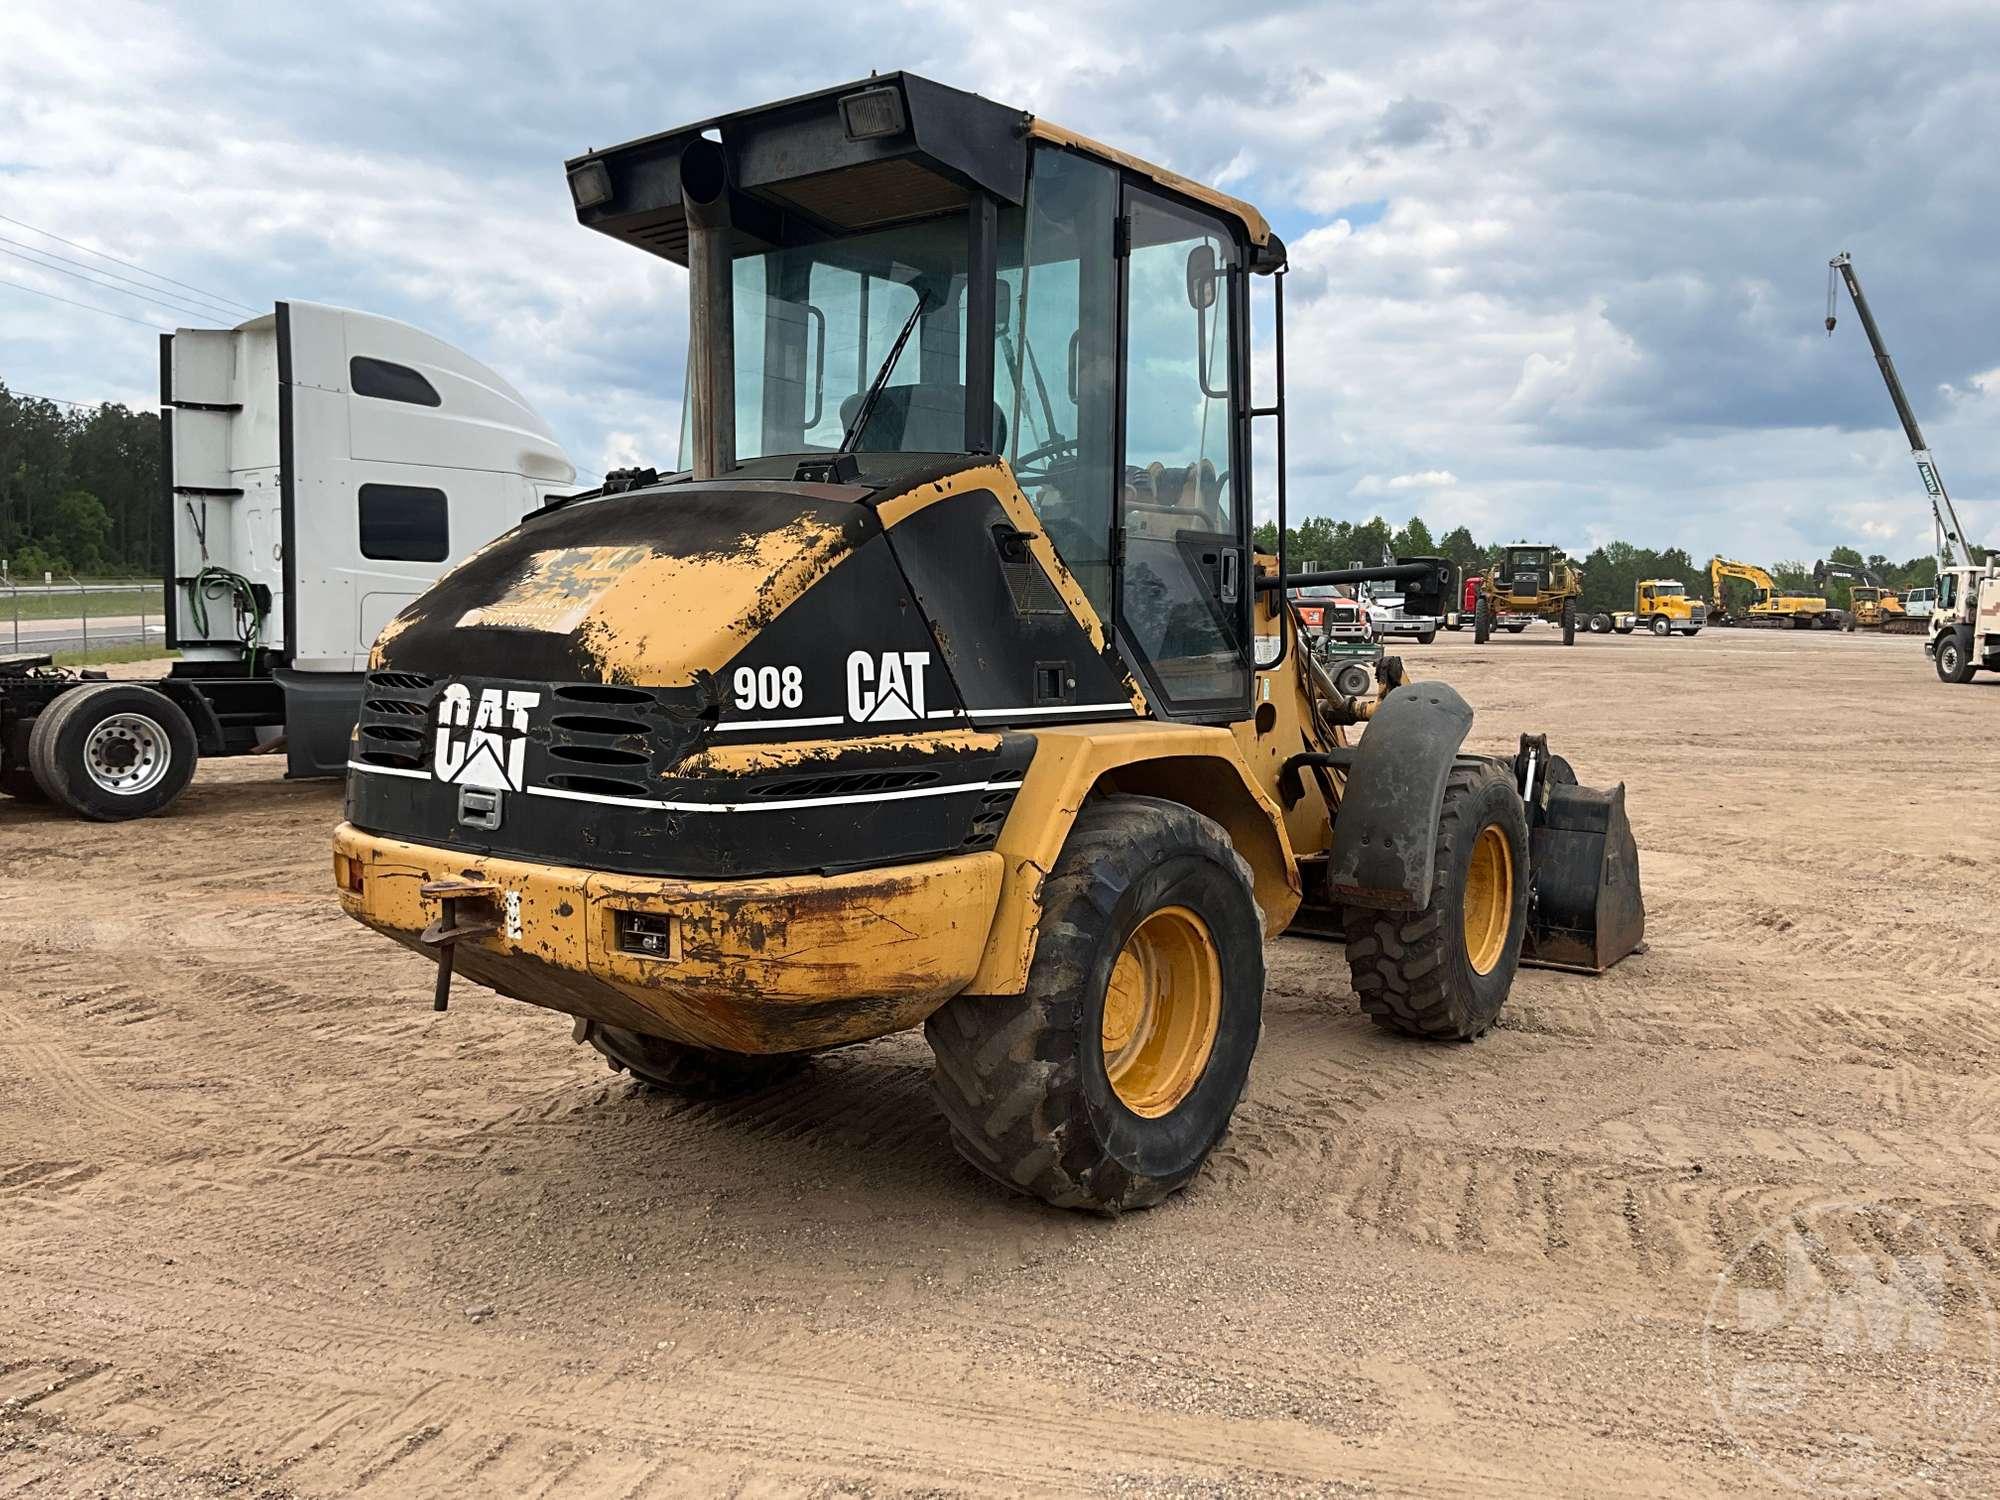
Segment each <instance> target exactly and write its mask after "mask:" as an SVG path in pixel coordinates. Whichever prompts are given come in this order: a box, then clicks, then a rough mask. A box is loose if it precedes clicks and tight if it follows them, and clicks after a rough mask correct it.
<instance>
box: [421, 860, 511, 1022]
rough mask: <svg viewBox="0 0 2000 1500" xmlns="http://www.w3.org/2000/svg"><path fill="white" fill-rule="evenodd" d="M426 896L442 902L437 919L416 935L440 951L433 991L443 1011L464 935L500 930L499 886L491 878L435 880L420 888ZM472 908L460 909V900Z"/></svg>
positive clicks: (433, 1002) (434, 1006) (434, 1003)
mask: <svg viewBox="0 0 2000 1500" xmlns="http://www.w3.org/2000/svg"><path fill="white" fill-rule="evenodd" d="M420 889H421V890H422V892H423V894H424V895H425V896H426V897H433V898H436V899H437V900H438V901H439V902H441V903H442V907H441V909H440V911H439V912H438V918H437V920H436V921H435V922H433V923H431V924H430V926H428V927H426V928H425V929H424V930H423V931H422V932H421V933H419V934H418V935H417V941H418V942H420V943H422V944H423V945H424V946H425V947H426V948H434V949H436V950H437V966H438V972H437V989H436V990H434V991H433V992H432V994H431V1009H432V1010H443V1009H445V1008H446V1007H447V1006H449V1005H450V1004H451V972H452V963H453V959H454V956H455V955H456V953H457V951H458V944H459V940H460V939H461V938H480V937H486V936H487V935H489V934H491V933H495V932H498V931H499V930H500V914H499V911H498V910H497V909H496V907H495V906H494V901H495V898H496V897H498V896H499V894H500V888H499V887H498V886H497V885H495V884H493V882H492V881H490V880H432V881H427V882H425V884H424V885H423V886H422V887H420ZM461 902H463V903H467V904H469V905H471V906H472V907H473V910H472V911H471V912H464V911H461V910H460V903H461Z"/></svg>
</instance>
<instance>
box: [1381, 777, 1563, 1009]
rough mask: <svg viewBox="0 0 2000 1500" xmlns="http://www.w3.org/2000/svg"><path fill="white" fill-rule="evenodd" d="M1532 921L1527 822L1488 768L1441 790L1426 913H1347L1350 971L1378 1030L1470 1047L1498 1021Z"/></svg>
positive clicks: (1510, 785)
mask: <svg viewBox="0 0 2000 1500" xmlns="http://www.w3.org/2000/svg"><path fill="white" fill-rule="evenodd" d="M1527 922H1528V819H1527V814H1526V813H1525V812H1524V811H1523V810H1522V807H1521V798H1520V794H1519V793H1518V792H1516V791H1515V789H1514V781H1513V778H1512V777H1511V776H1509V775H1508V773H1507V772H1506V771H1505V770H1504V769H1503V768H1502V767H1500V766H1498V765H1496V764H1494V763H1493V762H1491V761H1478V762H1474V763H1470V764H1461V765H1458V766H1456V767H1454V768H1453V770H1452V772H1451V776H1450V778H1449V779H1448V780H1447V781H1446V782H1445V789H1444V806H1443V808H1442V810H1441V811H1440V813H1439V815H1438V833H1437V851H1436V873H1435V874H1434V875H1433V877H1432V885H1431V902H1430V905H1429V906H1427V907H1426V908H1424V910H1422V911H1420V912H1406V911H1376V910H1373V909H1372V908H1367V907H1359V906H1350V907H1349V908H1347V916H1346V927H1347V965H1348V969H1349V971H1350V973H1351V974H1352V976H1353V980H1354V990H1355V993H1356V994H1357V995H1359V996H1360V997H1361V1008H1362V1009H1363V1010H1364V1011H1366V1012H1367V1013H1368V1017H1369V1019H1370V1020H1372V1021H1374V1022H1375V1024H1376V1025H1378V1026H1382V1027H1386V1028H1387V1029H1389V1030H1391V1031H1401V1032H1406V1033H1408V1034H1409V1035H1411V1036H1421V1037H1435V1038H1439V1039H1444V1040H1456V1041H1470V1040H1471V1039H1472V1038H1473V1037H1476V1036H1479V1035H1481V1034H1482V1033H1484V1032H1485V1031H1486V1030H1487V1029H1488V1028H1489V1027H1491V1026H1492V1024H1493V1022H1494V1021H1495V1020H1496V1019H1497V1018H1498V1017H1499V1014H1500V1007H1501V1006H1502V1005H1504V1004H1506V1002H1507V992H1508V990H1509V989H1511V988H1512V987H1513V983H1514V971H1515V970H1516V969H1517V968H1518V967H1519V966H1520V962H1521V939H1522V937H1523V935H1524V933H1525V932H1526V930H1527Z"/></svg>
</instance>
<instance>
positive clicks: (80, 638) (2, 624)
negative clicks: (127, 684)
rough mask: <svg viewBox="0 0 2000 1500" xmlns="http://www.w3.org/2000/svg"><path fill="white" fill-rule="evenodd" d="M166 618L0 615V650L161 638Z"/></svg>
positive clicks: (74, 647) (70, 647)
mask: <svg viewBox="0 0 2000 1500" xmlns="http://www.w3.org/2000/svg"><path fill="white" fill-rule="evenodd" d="M166 629H167V625H166V621H165V619H164V618H162V617H161V616H159V615H103V616H97V615H93V616H91V618H90V619H89V621H87V622H86V621H84V620H83V619H81V618H75V619H68V620H22V621H21V622H20V624H19V626H18V627H17V626H16V625H15V622H14V621H12V620H9V619H5V618H0V651H6V652H8V653H10V654H12V653H14V652H17V651H19V652H23V653H25V652H30V651H37V652H39V651H51V652H53V651H80V650H82V649H83V648H84V647H85V646H86V645H92V646H130V645H134V644H136V643H137V642H139V641H141V640H161V639H163V638H164V637H165V635H166Z"/></svg>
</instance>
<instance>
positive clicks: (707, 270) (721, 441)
mask: <svg viewBox="0 0 2000 1500" xmlns="http://www.w3.org/2000/svg"><path fill="white" fill-rule="evenodd" d="M681 203H682V205H683V206H684V208H685V209H686V212H687V235H688V252H687V257H688V350H689V355H690V357H689V360H688V391H687V398H688V400H689V401H690V402H692V403H693V405H694V416H693V421H692V423H691V424H690V425H691V427H692V429H693V433H694V452H693V453H691V454H689V455H688V457H687V463H688V466H689V467H690V468H691V469H692V470H693V471H694V477H695V478H696V479H713V478H715V477H716V476H717V475H720V474H727V473H728V472H729V471H730V470H731V469H734V468H735V467H736V281H735V269H734V267H733V265H732V264H731V256H730V243H729V242H730V234H731V216H730V212H729V159H728V157H727V156H726V155H725V154H724V152H723V149H722V146H721V145H720V144H719V143H718V142H715V141H711V140H709V139H708V138H707V137H702V138H701V139H699V140H695V141H691V142H689V143H688V146H687V149H686V150H685V151H683V152H682V153H681Z"/></svg>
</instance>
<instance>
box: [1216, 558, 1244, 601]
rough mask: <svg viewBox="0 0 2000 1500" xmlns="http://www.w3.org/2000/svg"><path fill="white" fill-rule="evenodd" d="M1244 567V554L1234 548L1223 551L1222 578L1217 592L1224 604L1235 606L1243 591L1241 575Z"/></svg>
mask: <svg viewBox="0 0 2000 1500" xmlns="http://www.w3.org/2000/svg"><path fill="white" fill-rule="evenodd" d="M1242 565H1243V554H1242V553H1241V552H1239V551H1238V550H1237V549H1236V548H1234V547H1224V548H1223V549H1222V577H1221V579H1220V581H1219V586H1218V587H1217V589H1216V592H1217V593H1218V594H1220V595H1221V596H1222V602H1223V603H1224V604H1234V603H1235V602H1236V600H1237V596H1238V594H1239V593H1240V591H1241V588H1242V582H1241V579H1240V578H1239V576H1238V575H1239V573H1240V570H1241V568H1242Z"/></svg>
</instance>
